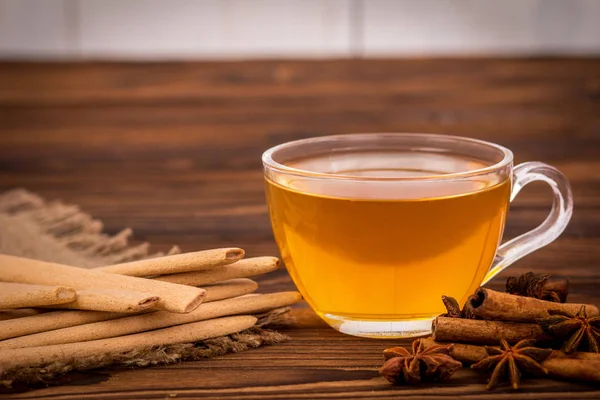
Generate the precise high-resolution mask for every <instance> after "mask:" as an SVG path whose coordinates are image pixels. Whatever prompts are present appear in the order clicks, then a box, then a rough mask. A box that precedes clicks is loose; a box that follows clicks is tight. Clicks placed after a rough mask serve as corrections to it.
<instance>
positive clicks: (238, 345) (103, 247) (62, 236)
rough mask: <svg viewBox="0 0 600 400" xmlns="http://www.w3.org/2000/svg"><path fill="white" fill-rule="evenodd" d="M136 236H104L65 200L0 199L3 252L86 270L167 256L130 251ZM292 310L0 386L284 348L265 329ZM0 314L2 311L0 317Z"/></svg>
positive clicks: (10, 195) (27, 374)
mask: <svg viewBox="0 0 600 400" xmlns="http://www.w3.org/2000/svg"><path fill="white" fill-rule="evenodd" d="M131 235H132V231H131V229H124V230H123V231H121V232H119V233H117V234H116V235H112V236H111V235H107V234H104V233H102V223H101V222H100V221H98V220H95V219H93V218H92V217H91V216H90V215H88V214H86V213H84V212H82V211H81V210H80V209H79V207H78V206H75V205H69V204H64V203H61V202H60V201H55V202H46V201H45V200H44V199H42V198H41V197H39V196H37V195H35V194H33V193H31V192H28V191H26V190H23V189H16V190H12V191H9V192H5V193H3V194H0V253H5V254H11V255H15V256H22V257H28V258H35V259H39V260H44V261H51V262H57V263H62V264H67V265H72V266H78V267H82V268H91V267H98V266H103V265H110V264H115V263H119V262H125V261H132V260H138V259H143V258H150V257H157V256H161V255H163V254H162V253H151V252H150V250H149V247H150V246H149V245H148V244H147V243H144V244H141V245H137V246H130V245H129V243H128V239H129V238H130V236H131ZM179 252H180V250H179V248H177V247H174V248H172V249H171V250H170V251H169V254H175V253H179ZM288 310H289V308H284V309H277V310H273V311H271V312H269V313H266V314H263V315H259V316H258V317H259V321H258V323H257V325H256V326H255V327H253V328H251V329H248V330H246V331H243V332H240V333H236V334H233V335H228V336H222V337H218V338H215V339H209V340H204V341H201V342H196V343H185V344H177V345H167V346H161V347H151V348H141V349H137V350H135V351H130V352H127V353H109V354H98V355H97V356H94V357H87V358H73V359H72V360H71V361H70V362H68V363H53V364H48V365H43V366H36V367H31V368H23V369H20V370H17V371H12V372H10V373H9V374H8V375H5V376H0V383H3V384H4V385H11V384H12V383H14V382H20V383H25V384H28V385H30V386H38V385H40V384H52V383H56V382H58V381H57V378H59V377H60V376H61V375H64V374H66V373H68V372H70V371H74V370H79V371H83V370H89V369H94V368H100V367H107V366H118V365H121V366H136V367H144V366H149V365H158V364H169V363H175V362H179V361H184V360H200V359H203V358H210V357H215V356H220V355H224V354H227V353H234V352H240V351H244V350H247V349H250V348H255V347H260V346H262V345H265V344H277V343H281V342H283V341H285V340H287V339H288V337H287V336H285V335H283V334H281V333H278V332H275V331H272V330H268V329H264V328H265V327H267V326H286V325H288V324H290V323H291V320H290V316H289V313H288V312H287V311H288ZM1 313H2V311H0V316H1ZM7 314H9V313H7Z"/></svg>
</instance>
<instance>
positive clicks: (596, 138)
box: [0, 59, 600, 399]
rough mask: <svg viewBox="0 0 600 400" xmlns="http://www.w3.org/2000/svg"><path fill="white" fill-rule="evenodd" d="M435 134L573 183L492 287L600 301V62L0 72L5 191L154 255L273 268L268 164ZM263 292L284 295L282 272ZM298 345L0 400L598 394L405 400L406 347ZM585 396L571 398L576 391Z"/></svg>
mask: <svg viewBox="0 0 600 400" xmlns="http://www.w3.org/2000/svg"><path fill="white" fill-rule="evenodd" d="M365 131H410V132H441V133H448V134H457V135H464V136H471V137H475V138H481V139H486V140H490V141H494V142H497V143H499V144H502V145H505V146H507V147H509V148H511V149H512V150H513V151H514V152H515V156H516V161H517V162H522V161H532V160H539V161H544V162H548V163H551V164H553V165H555V166H556V167H558V168H559V169H561V170H562V171H563V172H564V173H565V174H566V175H567V176H568V177H569V179H570V180H571V183H572V185H573V192H574V197H575V213H574V215H573V220H572V222H571V224H570V226H569V227H568V228H567V230H566V231H565V233H564V235H563V236H562V237H561V238H560V239H559V240H558V241H556V242H555V243H552V244H551V245H549V246H548V247H546V248H544V249H543V250H540V251H538V252H536V253H535V254H533V255H531V256H528V257H526V258H524V259H523V260H521V261H519V262H518V263H517V264H516V265H514V266H513V267H511V268H510V269H509V270H508V271H506V272H504V273H503V274H501V276H500V277H498V278H496V279H494V281H493V282H491V284H490V286H491V287H492V288H498V289H499V288H501V287H502V286H503V282H504V279H505V278H506V276H507V275H509V274H517V273H522V272H526V271H529V270H533V271H535V272H549V273H552V274H555V275H558V276H569V277H571V280H572V282H573V296H572V299H573V300H574V301H582V302H592V303H596V304H600V290H599V288H600V270H599V269H598V268H599V267H600V174H599V173H598V171H599V167H600V60H587V59H532V60H528V59H500V60H494V59H445V60H408V61H407V60H373V61H359V60H353V61H320V62H309V61H304V62H292V61H286V62H275V61H262V62H238V63H182V64H168V63H167V64H97V63H86V64H60V63H53V64H18V63H4V64H0V149H1V150H0V190H5V189H9V188H13V187H25V188H27V189H29V190H32V191H35V192H38V193H40V194H41V195H43V196H45V197H47V198H49V199H56V198H60V199H63V200H64V201H67V202H70V203H76V204H79V205H80V206H81V207H82V208H83V209H84V210H86V211H88V212H90V213H91V214H92V215H94V216H95V217H97V218H99V219H101V220H102V221H103V222H104V224H105V228H106V230H107V231H108V232H110V233H115V232H117V231H118V230H120V229H122V228H124V227H127V226H129V227H132V228H133V229H134V231H135V236H136V239H137V240H143V241H149V242H151V243H152V244H153V245H154V248H155V249H156V250H166V249H168V247H169V246H170V245H172V244H178V245H180V246H181V247H182V248H183V250H189V251H191V250H199V249H203V248H211V247H218V246H240V247H243V248H245V249H246V250H247V254H248V255H249V256H257V255H269V254H277V249H276V246H275V244H274V241H273V237H272V233H271V230H270V226H269V220H268V216H267V209H266V206H265V201H264V194H263V183H262V167H261V163H260V155H261V153H262V151H264V150H265V149H267V148H268V147H270V146H272V145H275V144H278V143H282V142H285V141H288V140H292V139H297V138H304V137H310V136H318V135H324V134H330V133H341V132H365ZM550 203H551V200H550V192H549V190H548V189H547V188H546V187H545V186H544V185H541V184H540V185H538V184H533V185H531V186H528V187H527V188H526V189H525V190H524V191H523V193H522V194H520V195H519V197H518V198H517V200H516V201H515V202H514V203H513V205H512V207H511V211H510V214H509V220H508V225H507V228H506V233H505V238H506V239H508V238H511V237H514V236H516V235H517V234H519V233H520V232H524V231H525V230H528V229H531V228H532V227H534V226H535V225H536V224H538V223H539V222H541V221H542V220H543V218H544V217H545V215H546V213H547V212H548V209H549V207H550ZM260 284H261V290H262V291H271V290H280V289H291V288H293V284H292V282H291V280H290V279H289V277H288V275H287V273H286V271H285V270H280V271H277V272H275V273H272V274H270V275H268V276H265V277H263V278H261V279H260ZM287 333H288V334H289V335H290V336H291V337H292V340H291V341H290V342H288V343H286V344H283V345H280V346H276V347H265V348H261V349H257V350H252V351H248V352H245V353H240V354H232V355H228V356H225V357H221V358H218V359H213V360H207V361H203V362H190V363H183V364H180V365H173V366H167V367H155V368H148V369H137V370H128V369H119V370H100V371H93V372H88V373H75V374H71V375H69V376H67V377H66V378H65V384H64V385H62V386H57V387H50V388H45V389H39V390H35V391H29V392H23V393H7V392H4V393H1V394H0V396H2V397H5V398H28V399H33V398H51V399H87V398H102V399H116V398H129V399H138V398H140V399H141V398H165V397H168V396H173V395H176V398H193V397H205V398H216V397H220V398H233V397H236V398H244V399H263V398H267V399H271V398H272V399H289V398H309V399H314V398H349V397H361V398H395V397H399V396H406V397H409V398H414V397H430V398H439V397H443V396H459V395H460V396H465V397H467V396H468V397H473V398H489V399H492V398H508V397H510V398H511V399H512V398H514V399H517V398H523V399H525V398H527V399H529V398H532V397H535V398H540V399H546V398H548V399H555V398H561V397H564V398H567V397H577V398H597V397H600V392H599V391H597V387H594V386H593V385H583V384H573V383H565V382H558V381H552V380H541V379H535V380H527V381H524V390H522V391H520V392H517V393H510V392H509V391H508V390H507V389H500V390H497V391H494V392H491V393H490V392H486V391H485V390H484V383H485V378H484V377H482V376H481V375H477V374H475V373H473V372H471V371H469V370H465V371H461V372H459V373H458V374H457V375H456V377H455V378H453V380H452V381H451V382H450V383H448V384H444V385H434V386H423V387H417V388H414V387H400V388H394V387H392V386H390V385H389V384H387V383H386V382H385V381H384V380H383V379H381V378H379V377H378V375H377V368H378V367H379V366H380V365H381V363H382V355H381V352H382V350H383V349H384V348H386V347H390V346H392V345H398V344H406V343H408V342H407V341H398V340H392V341H381V340H367V339H358V338H354V337H350V336H345V335H342V334H339V333H336V332H335V331H333V330H331V329H329V328H327V327H324V326H322V325H320V324H319V323H318V321H316V320H313V321H312V322H311V323H309V324H308V326H307V327H304V328H298V329H292V330H289V331H287ZM574 392H576V393H574Z"/></svg>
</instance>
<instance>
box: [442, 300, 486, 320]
mask: <svg viewBox="0 0 600 400" xmlns="http://www.w3.org/2000/svg"><path fill="white" fill-rule="evenodd" d="M472 297H473V296H471V297H469V300H467V302H466V303H465V306H464V307H463V309H462V310H461V309H460V306H459V305H458V301H456V299H455V298H454V297H450V296H442V302H443V303H444V306H445V307H446V314H443V315H442V316H444V317H450V318H466V319H480V318H479V317H478V316H476V315H475V314H473V313H472V311H471V309H472V306H471V301H470V300H471V298H472Z"/></svg>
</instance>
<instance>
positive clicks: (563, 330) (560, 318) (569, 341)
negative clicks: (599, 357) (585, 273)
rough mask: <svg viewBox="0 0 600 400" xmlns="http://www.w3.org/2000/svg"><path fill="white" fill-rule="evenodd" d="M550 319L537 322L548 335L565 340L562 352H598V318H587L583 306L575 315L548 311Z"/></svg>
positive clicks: (599, 329)
mask: <svg viewBox="0 0 600 400" xmlns="http://www.w3.org/2000/svg"><path fill="white" fill-rule="evenodd" d="M548 313H549V314H550V317H548V318H543V319H539V320H538V321H537V322H538V324H540V326H541V327H542V328H543V329H544V330H545V331H546V332H548V333H549V334H550V335H552V336H554V337H556V338H558V339H562V340H565V339H566V340H565V342H564V344H563V346H562V350H563V351H564V352H565V353H572V352H574V351H576V350H587V351H589V352H592V353H598V352H600V351H599V350H600V343H599V342H600V317H591V318H588V316H587V313H586V311H585V306H581V308H580V309H579V312H578V313H577V314H571V313H568V312H564V311H557V310H548Z"/></svg>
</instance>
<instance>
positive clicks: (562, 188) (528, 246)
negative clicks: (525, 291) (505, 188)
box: [482, 162, 573, 285]
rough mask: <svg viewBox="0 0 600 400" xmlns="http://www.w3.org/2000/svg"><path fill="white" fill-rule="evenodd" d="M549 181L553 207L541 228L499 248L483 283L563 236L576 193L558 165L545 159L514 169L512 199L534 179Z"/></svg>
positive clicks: (571, 212) (520, 165)
mask: <svg viewBox="0 0 600 400" xmlns="http://www.w3.org/2000/svg"><path fill="white" fill-rule="evenodd" d="M534 181H542V182H546V183H547V184H548V185H550V187H551V188H552V192H553V194H554V200H553V202H552V210H550V214H548V217H546V220H545V221H544V222H542V223H541V224H540V225H539V226H538V227H537V228H535V229H533V230H531V231H529V232H527V233H524V234H522V235H520V236H517V237H516V238H514V239H512V240H510V241H508V242H506V243H504V244H503V245H501V246H500V247H498V251H497V252H496V257H495V258H494V263H493V264H492V267H491V268H490V270H489V272H488V273H487V275H486V276H485V278H484V279H483V282H482V285H484V284H486V283H487V282H488V281H489V280H490V279H492V278H493V277H494V276H496V275H497V274H498V273H499V272H500V271H502V270H504V269H505V268H506V267H508V266H509V265H511V264H512V263H514V262H515V261H517V260H519V259H520V258H522V257H524V256H526V255H527V254H529V253H532V252H534V251H536V250H537V249H539V248H541V247H544V246H546V245H547V244H548V243H550V242H552V241H553V240H554V239H556V238H557V237H559V236H560V234H561V233H562V232H563V231H564V230H565V228H566V227H567V224H568V223H569V220H570V219H571V215H572V214H573V195H572V193H571V185H569V181H568V180H567V177H566V176H564V175H563V174H562V173H561V172H560V171H559V170H557V169H556V168H554V167H552V166H550V165H548V164H544V163H541V162H526V163H523V164H519V165H517V166H516V167H515V168H514V169H513V186H512V192H511V195H510V201H511V202H512V201H513V200H514V198H515V197H517V194H519V192H520V191H521V189H522V188H523V187H524V186H525V185H527V184H528V183H530V182H534Z"/></svg>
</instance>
